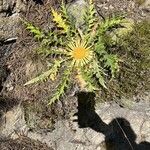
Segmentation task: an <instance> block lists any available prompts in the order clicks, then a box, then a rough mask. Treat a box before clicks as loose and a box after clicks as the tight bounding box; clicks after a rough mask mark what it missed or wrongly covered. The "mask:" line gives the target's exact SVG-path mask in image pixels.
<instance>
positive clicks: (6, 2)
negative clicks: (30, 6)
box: [0, 0, 27, 17]
mask: <svg viewBox="0 0 150 150" xmlns="http://www.w3.org/2000/svg"><path fill="white" fill-rule="evenodd" d="M26 4H27V1H26V0H1V1H0V16H2V17H5V16H10V15H12V14H14V13H19V12H24V11H25V10H26Z"/></svg>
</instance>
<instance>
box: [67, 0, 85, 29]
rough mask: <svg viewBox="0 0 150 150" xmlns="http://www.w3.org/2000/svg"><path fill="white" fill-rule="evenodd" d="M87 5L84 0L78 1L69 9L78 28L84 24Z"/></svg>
mask: <svg viewBox="0 0 150 150" xmlns="http://www.w3.org/2000/svg"><path fill="white" fill-rule="evenodd" d="M86 7H87V3H86V2H85V1H84V0H77V1H75V2H74V3H72V4H71V5H70V6H69V7H68V12H69V13H70V14H71V15H72V16H73V17H74V18H75V21H76V26H81V25H82V24H83V23H84V13H85V10H86Z"/></svg>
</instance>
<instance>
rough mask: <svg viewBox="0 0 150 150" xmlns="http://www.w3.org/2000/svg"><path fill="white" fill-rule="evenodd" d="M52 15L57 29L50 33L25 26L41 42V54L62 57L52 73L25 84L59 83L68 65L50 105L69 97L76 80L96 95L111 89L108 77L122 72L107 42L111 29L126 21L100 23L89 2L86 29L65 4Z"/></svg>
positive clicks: (91, 2)
mask: <svg viewBox="0 0 150 150" xmlns="http://www.w3.org/2000/svg"><path fill="white" fill-rule="evenodd" d="M51 14H52V17H53V22H54V23H55V24H56V26H55V27H53V28H51V29H50V31H48V32H47V33H45V32H43V31H42V30H40V29H39V28H38V27H35V26H33V25H32V24H31V23H28V22H25V25H26V28H27V29H28V30H29V31H30V32H31V33H33V35H34V37H35V38H36V39H37V40H39V41H40V42H41V46H40V48H39V49H38V53H39V54H42V55H44V56H46V57H49V56H51V55H52V56H54V55H56V56H60V57H55V58H54V59H53V65H52V66H51V68H50V69H49V70H48V71H46V72H44V73H42V74H41V75H39V76H38V77H36V78H34V79H31V80H30V81H28V82H27V83H25V85H29V84H33V83H36V82H39V81H45V80H46V79H51V80H52V81H55V79H56V78H57V76H58V74H59V70H60V68H61V67H64V66H65V68H66V69H65V70H64V72H63V76H62V77H61V79H60V84H59V86H58V87H57V91H56V93H54V95H53V97H52V98H51V99H50V100H49V102H48V103H49V104H50V105H51V104H52V103H54V102H55V101H56V100H59V99H60V97H62V96H63V95H64V94H65V90H66V89H67V88H68V87H69V84H70V82H72V80H71V78H74V79H75V81H76V83H77V84H78V86H79V87H80V89H81V90H83V89H84V90H86V91H90V92H95V91H97V90H98V89H100V87H103V88H107V86H106V82H105V78H106V76H108V74H109V75H110V74H111V77H112V78H113V77H114V75H115V73H116V72H117V71H118V69H119V66H118V61H119V59H118V57H117V56H116V55H114V54H112V53H111V52H110V51H109V50H108V49H107V47H106V46H105V42H104V40H103V39H104V35H105V33H106V32H107V31H108V30H109V31H110V29H112V28H114V27H116V26H118V25H119V24H121V23H122V19H121V18H119V17H113V18H111V19H106V20H105V21H103V22H102V21H100V20H99V17H98V15H97V14H96V10H95V7H94V2H93V0H88V6H87V7H86V12H85V14H84V20H85V23H84V25H83V27H80V28H78V27H77V26H76V22H75V21H74V18H73V17H72V16H71V15H70V14H69V13H68V11H67V7H66V6H65V4H64V3H62V5H61V10H60V12H57V11H56V10H54V9H53V8H51ZM72 76H74V77H72Z"/></svg>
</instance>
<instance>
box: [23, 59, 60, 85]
mask: <svg viewBox="0 0 150 150" xmlns="http://www.w3.org/2000/svg"><path fill="white" fill-rule="evenodd" d="M61 63H62V61H57V60H55V62H54V65H53V67H52V68H51V69H50V70H48V71H46V72H44V73H42V74H41V75H39V76H37V77H35V78H33V79H32V80H30V81H28V82H27V83H25V84H24V86H26V85H29V84H33V83H37V82H41V81H44V80H46V79H47V78H48V77H50V76H51V75H52V74H53V75H54V77H53V78H55V77H56V74H57V72H58V68H59V67H60V64H61Z"/></svg>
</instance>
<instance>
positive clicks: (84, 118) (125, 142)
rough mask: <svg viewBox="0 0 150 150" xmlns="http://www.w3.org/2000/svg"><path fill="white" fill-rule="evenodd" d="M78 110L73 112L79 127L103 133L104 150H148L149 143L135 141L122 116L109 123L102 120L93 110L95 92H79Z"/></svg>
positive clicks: (133, 134) (149, 148) (128, 124)
mask: <svg viewBox="0 0 150 150" xmlns="http://www.w3.org/2000/svg"><path fill="white" fill-rule="evenodd" d="M77 97H78V112H77V113H76V114H75V115H76V116H77V117H78V119H77V120H74V121H77V122H78V125H79V127H80V128H86V127H90V128H91V129H93V130H95V131H96V132H99V133H102V134H104V135H105V145H106V150H150V143H148V142H146V141H144V142H141V143H140V144H137V143H136V134H135V133H134V131H133V129H132V128H131V126H130V123H129V122H128V121H127V120H126V119H124V118H115V119H113V120H112V121H111V122H110V123H109V124H106V123H105V122H103V121H102V119H101V118H100V117H99V115H98V114H97V113H96V112H95V101H94V98H95V94H94V93H86V92H80V93H78V94H77Z"/></svg>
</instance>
